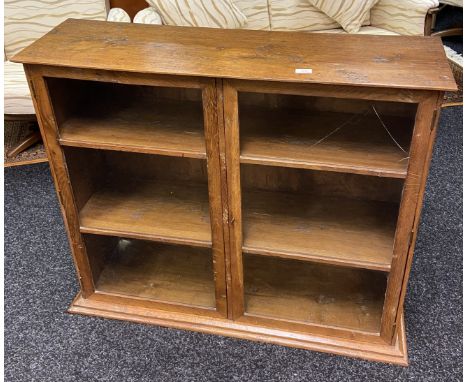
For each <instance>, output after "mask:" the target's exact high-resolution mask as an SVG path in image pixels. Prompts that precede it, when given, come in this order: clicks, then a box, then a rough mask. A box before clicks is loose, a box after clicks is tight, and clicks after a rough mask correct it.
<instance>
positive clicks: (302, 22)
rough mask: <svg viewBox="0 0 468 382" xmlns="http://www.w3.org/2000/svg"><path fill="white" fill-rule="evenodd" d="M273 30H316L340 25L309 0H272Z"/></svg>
mask: <svg viewBox="0 0 468 382" xmlns="http://www.w3.org/2000/svg"><path fill="white" fill-rule="evenodd" d="M270 17H271V30H276V31H315V30H324V29H333V28H339V27H340V25H339V24H338V23H337V22H336V21H335V20H333V19H331V18H330V17H328V16H327V15H325V14H324V13H323V12H321V11H319V10H318V9H317V8H315V7H313V6H312V5H311V4H310V2H309V0H270Z"/></svg>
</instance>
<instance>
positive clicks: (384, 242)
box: [242, 191, 398, 271]
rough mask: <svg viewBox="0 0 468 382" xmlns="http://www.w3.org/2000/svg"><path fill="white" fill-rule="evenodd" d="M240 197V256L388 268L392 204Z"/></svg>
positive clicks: (282, 196)
mask: <svg viewBox="0 0 468 382" xmlns="http://www.w3.org/2000/svg"><path fill="white" fill-rule="evenodd" d="M242 196H243V200H242V203H243V211H242V214H243V216H242V219H243V223H244V224H243V227H244V228H243V239H244V241H243V247H242V248H243V251H244V252H246V253H254V254H260V255H268V256H279V257H284V258H293V259H299V260H306V261H317V262H324V263H330V264H337V265H344V266H349V267H358V268H367V269H374V270H381V271H389V270H390V267H391V261H392V256H393V240H394V235H395V227H396V218H397V214H398V206H397V205H394V204H392V203H384V202H373V201H361V200H354V199H346V198H327V197H318V196H314V195H311V194H290V193H279V192H269V191H251V192H244V193H243V195H242Z"/></svg>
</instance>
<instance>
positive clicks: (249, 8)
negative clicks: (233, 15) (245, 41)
mask: <svg viewBox="0 0 468 382" xmlns="http://www.w3.org/2000/svg"><path fill="white" fill-rule="evenodd" d="M232 2H233V3H234V4H235V5H236V6H237V8H239V10H240V11H241V12H242V13H243V14H244V15H245V17H247V21H246V23H245V24H244V26H243V27H242V28H243V29H255V30H259V29H262V30H270V13H269V12H268V0H233V1H232Z"/></svg>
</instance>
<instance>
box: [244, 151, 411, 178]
mask: <svg viewBox="0 0 468 382" xmlns="http://www.w3.org/2000/svg"><path fill="white" fill-rule="evenodd" d="M240 162H241V163H242V164H256V165H263V166H274V167H289V168H301V169H306V170H317V171H329V172H341V173H349V174H358V175H368V176H377V177H381V178H396V179H406V177H407V175H408V173H407V171H389V170H382V169H369V168H365V167H360V166H344V165H343V166H340V165H339V164H329V163H323V162H312V161H299V160H293V159H288V158H271V157H263V156H256V155H249V154H241V155H240Z"/></svg>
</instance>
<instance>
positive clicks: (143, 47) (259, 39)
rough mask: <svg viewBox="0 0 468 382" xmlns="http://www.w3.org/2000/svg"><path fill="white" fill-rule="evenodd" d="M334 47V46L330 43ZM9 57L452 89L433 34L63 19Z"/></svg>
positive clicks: (46, 62) (174, 72)
mask: <svg viewBox="0 0 468 382" xmlns="http://www.w3.org/2000/svg"><path fill="white" fill-rule="evenodd" d="M64 46H66V47H67V49H63V47H64ZM337 46H339V49H335V47H337ZM298 47H300V49H299V48H298ZM330 47H333V48H331V49H330ZM356 47H365V49H357V48H356ZM148 52H157V54H148ZM181 57H183V59H181ZM12 61H13V62H21V63H29V64H41V65H54V66H66V67H74V68H88V69H104V70H112V71H129V72H138V73H155V74H171V75H182V76H201V77H215V78H239V79H246V80H265V81H269V80H274V81H281V82H301V83H320V84H333V85H353V86H358V87H359V86H368V87H386V88H406V89H426V90H451V91H455V90H457V86H456V84H455V82H454V80H453V76H452V73H451V71H450V68H449V65H448V62H447V58H446V55H445V52H444V50H443V47H442V43H441V41H440V39H439V38H432V37H416V36H371V35H330V34H316V33H288V32H265V31H252V30H227V29H210V28H187V27H169V26H155V25H141V24H139V25H137V24H122V23H108V22H104V21H91V20H74V19H68V20H67V21H65V22H63V23H62V24H60V25H59V26H58V27H56V28H55V29H53V30H52V31H51V32H50V33H49V34H47V35H46V36H45V37H43V38H41V39H39V40H37V41H36V42H35V43H33V44H32V45H31V46H29V47H28V48H26V49H24V50H23V51H22V52H20V53H19V54H17V55H16V56H15V57H14V58H13V60H12ZM175 62H177V65H174V63H175ZM301 68H310V69H312V71H313V72H312V73H311V74H296V69H301Z"/></svg>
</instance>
